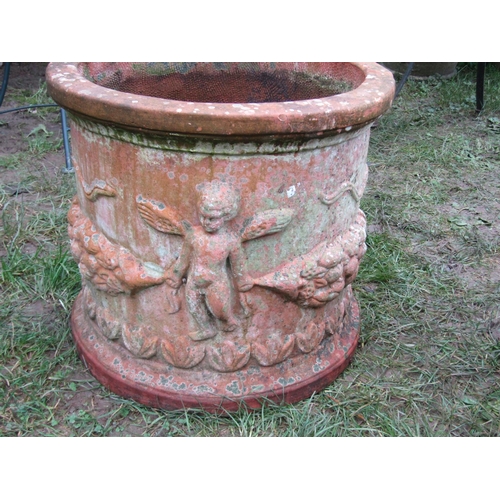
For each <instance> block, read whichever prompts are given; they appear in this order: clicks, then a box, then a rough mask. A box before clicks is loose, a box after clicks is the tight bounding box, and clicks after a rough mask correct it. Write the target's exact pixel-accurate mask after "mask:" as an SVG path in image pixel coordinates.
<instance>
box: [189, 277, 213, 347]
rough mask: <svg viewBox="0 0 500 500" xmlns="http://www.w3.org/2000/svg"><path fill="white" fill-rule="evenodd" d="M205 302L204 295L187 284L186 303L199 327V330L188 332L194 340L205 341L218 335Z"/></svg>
mask: <svg viewBox="0 0 500 500" xmlns="http://www.w3.org/2000/svg"><path fill="white" fill-rule="evenodd" d="M204 302H205V296H204V294H202V293H201V292H200V290H199V289H197V288H196V287H194V286H190V285H189V284H186V303H187V306H188V310H189V312H190V313H191V316H192V317H193V318H194V320H195V322H196V323H197V324H198V326H199V329H198V330H196V331H190V332H188V335H189V336H190V337H191V338H192V339H193V340H205V339H209V338H212V337H215V335H217V332H216V331H215V329H214V328H213V326H212V324H211V321H210V317H209V315H208V311H207V308H206V307H205V304H204Z"/></svg>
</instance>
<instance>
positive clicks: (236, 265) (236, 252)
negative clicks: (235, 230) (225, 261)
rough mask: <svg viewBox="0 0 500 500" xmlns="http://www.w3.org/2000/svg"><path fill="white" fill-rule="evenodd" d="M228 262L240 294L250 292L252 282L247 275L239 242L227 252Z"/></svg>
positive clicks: (244, 258)
mask: <svg viewBox="0 0 500 500" xmlns="http://www.w3.org/2000/svg"><path fill="white" fill-rule="evenodd" d="M229 262H230V263H231V270H232V272H233V274H234V278H235V280H236V286H237V287H238V290H239V291H240V292H247V291H248V290H250V288H252V287H253V280H252V278H251V277H250V275H249V274H248V270H247V262H246V257H245V253H244V251H243V248H242V246H241V242H238V243H237V244H235V245H234V248H233V249H232V250H231V251H230V252H229Z"/></svg>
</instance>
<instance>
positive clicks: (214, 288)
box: [206, 281, 238, 332]
mask: <svg viewBox="0 0 500 500" xmlns="http://www.w3.org/2000/svg"><path fill="white" fill-rule="evenodd" d="M206 301H207V306H208V308H209V309H210V312H211V313H212V314H213V315H214V316H215V317H216V318H217V319H218V320H220V321H221V322H222V324H221V329H222V330H224V331H226V332H231V331H233V330H235V329H236V328H237V327H238V320H237V318H236V317H235V316H234V313H233V297H232V290H231V287H230V286H229V283H226V282H225V281H220V282H216V283H213V284H212V285H210V286H209V287H208V288H207V290H206Z"/></svg>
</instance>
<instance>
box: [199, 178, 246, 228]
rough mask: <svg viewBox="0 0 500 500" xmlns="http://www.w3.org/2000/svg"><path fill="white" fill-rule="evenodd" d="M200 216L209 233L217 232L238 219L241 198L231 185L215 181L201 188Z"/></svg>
mask: <svg viewBox="0 0 500 500" xmlns="http://www.w3.org/2000/svg"><path fill="white" fill-rule="evenodd" d="M198 189H199V200H198V216H199V218H200V223H201V225H202V227H203V229H205V231H206V232H207V233H215V232H217V231H218V230H219V229H220V228H221V227H222V226H223V225H224V224H225V223H226V222H227V221H230V220H231V219H234V217H236V215H237V213H238V210H239V208H240V196H239V194H238V192H237V191H236V189H234V188H233V187H232V186H231V185H230V184H227V183H225V182H222V181H219V180H215V181H212V182H207V183H204V184H201V185H200V186H199V187H198Z"/></svg>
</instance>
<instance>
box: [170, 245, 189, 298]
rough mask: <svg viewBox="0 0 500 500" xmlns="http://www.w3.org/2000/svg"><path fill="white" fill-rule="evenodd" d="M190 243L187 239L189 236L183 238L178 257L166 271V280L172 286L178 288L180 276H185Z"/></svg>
mask: <svg viewBox="0 0 500 500" xmlns="http://www.w3.org/2000/svg"><path fill="white" fill-rule="evenodd" d="M191 251H192V245H191V243H190V241H189V237H187V238H185V239H184V242H183V244H182V249H181V254H180V255H179V258H178V259H177V260H176V261H175V262H174V264H173V265H172V266H170V268H169V269H168V271H167V277H166V280H165V281H166V282H167V283H168V284H169V285H170V286H171V287H172V288H179V287H180V286H181V285H182V278H184V276H186V274H187V272H188V270H189V260H190V256H191Z"/></svg>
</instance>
